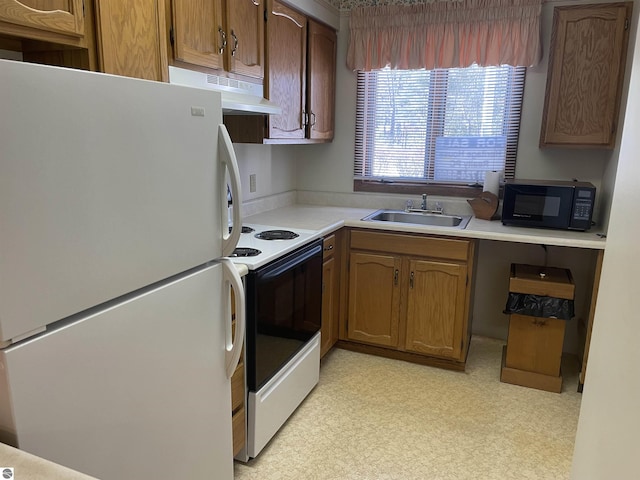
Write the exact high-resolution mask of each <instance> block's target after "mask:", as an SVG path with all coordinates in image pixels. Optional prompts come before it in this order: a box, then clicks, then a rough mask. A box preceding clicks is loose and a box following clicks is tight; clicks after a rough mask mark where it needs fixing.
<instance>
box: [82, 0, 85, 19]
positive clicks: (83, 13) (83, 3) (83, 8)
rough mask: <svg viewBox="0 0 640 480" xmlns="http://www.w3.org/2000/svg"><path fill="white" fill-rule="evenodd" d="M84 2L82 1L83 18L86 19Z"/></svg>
mask: <svg viewBox="0 0 640 480" xmlns="http://www.w3.org/2000/svg"><path fill="white" fill-rule="evenodd" d="M84 16H85V15H84V0H82V17H83V18H84Z"/></svg>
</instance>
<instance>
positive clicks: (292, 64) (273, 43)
mask: <svg viewBox="0 0 640 480" xmlns="http://www.w3.org/2000/svg"><path fill="white" fill-rule="evenodd" d="M267 5H268V18H267V41H266V45H267V47H266V48H267V58H268V65H267V76H266V78H265V92H266V94H267V97H268V98H269V100H271V101H272V102H275V103H276V104H278V105H280V107H282V114H281V115H270V116H269V128H268V130H269V131H268V137H269V138H276V139H303V138H305V114H306V111H305V95H306V70H307V17H306V16H304V15H303V14H301V13H298V12H297V11H295V10H293V9H291V8H289V7H287V6H285V5H283V4H282V3H280V2H278V1H277V0H270V1H269V3H268V4H267Z"/></svg>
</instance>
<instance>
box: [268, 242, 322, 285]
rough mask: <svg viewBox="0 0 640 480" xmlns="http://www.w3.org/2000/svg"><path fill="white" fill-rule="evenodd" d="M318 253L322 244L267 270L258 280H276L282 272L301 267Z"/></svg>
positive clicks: (320, 251)
mask: <svg viewBox="0 0 640 480" xmlns="http://www.w3.org/2000/svg"><path fill="white" fill-rule="evenodd" d="M319 253H322V244H318V245H316V246H315V247H313V248H310V249H309V250H307V251H305V252H302V253H300V255H295V256H293V257H291V259H290V260H288V261H286V262H284V263H282V264H280V265H278V266H277V267H275V268H274V269H273V270H268V271H267V272H265V273H264V274H262V275H261V276H260V280H271V279H272V278H276V277H278V276H280V275H282V274H283V273H284V272H286V271H288V270H291V269H293V268H296V267H297V266H299V265H302V264H303V263H305V262H306V261H307V260H309V259H310V258H311V257H315V256H316V255H318V254H319Z"/></svg>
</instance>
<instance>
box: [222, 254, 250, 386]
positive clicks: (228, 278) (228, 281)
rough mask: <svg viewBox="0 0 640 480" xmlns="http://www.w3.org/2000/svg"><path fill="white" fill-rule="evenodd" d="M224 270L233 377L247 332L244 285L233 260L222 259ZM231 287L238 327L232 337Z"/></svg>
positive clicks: (227, 357) (228, 362)
mask: <svg viewBox="0 0 640 480" xmlns="http://www.w3.org/2000/svg"><path fill="white" fill-rule="evenodd" d="M220 263H221V264H222V267H223V272H224V274H223V275H224V298H226V305H227V311H226V315H225V321H226V322H227V328H226V339H225V363H226V368H227V377H228V378H231V376H232V375H233V373H234V372H235V370H236V367H237V366H238V362H239V361H240V354H241V353H242V345H243V343H244V333H245V324H246V322H245V307H244V305H245V303H244V287H243V285H242V279H241V278H240V275H239V274H238V271H237V270H236V267H235V266H234V265H233V263H232V262H231V260H229V259H228V258H223V259H221V260H220ZM231 287H233V292H234V297H235V313H236V329H235V332H234V334H233V338H231V337H232V334H231V332H232V327H231V326H232V321H233V318H232V314H231Z"/></svg>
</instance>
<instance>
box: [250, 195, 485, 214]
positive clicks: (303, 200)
mask: <svg viewBox="0 0 640 480" xmlns="http://www.w3.org/2000/svg"><path fill="white" fill-rule="evenodd" d="M407 200H412V201H413V204H414V205H416V206H419V205H420V201H421V198H420V196H418V195H413V196H411V195H377V194H370V193H340V192H314V191H307V190H297V191H296V190H291V191H288V192H284V193H278V194H275V195H268V196H265V197H260V198H258V199H255V200H248V201H245V202H244V203H243V204H242V215H243V216H244V217H249V216H251V215H257V214H259V213H264V212H268V211H269V210H273V209H276V208H282V207H287V206H289V205H294V204H300V205H319V206H326V207H349V208H370V209H372V210H377V209H379V208H390V209H396V210H402V209H404V207H405V206H406V203H407ZM436 202H438V203H440V204H441V205H442V207H443V209H444V213H446V214H449V215H472V214H473V211H472V210H471V206H470V205H469V204H468V203H467V200H466V199H465V198H455V197H437V196H435V195H433V196H430V197H429V198H428V200H427V205H428V207H429V208H434V207H435V203H436Z"/></svg>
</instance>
